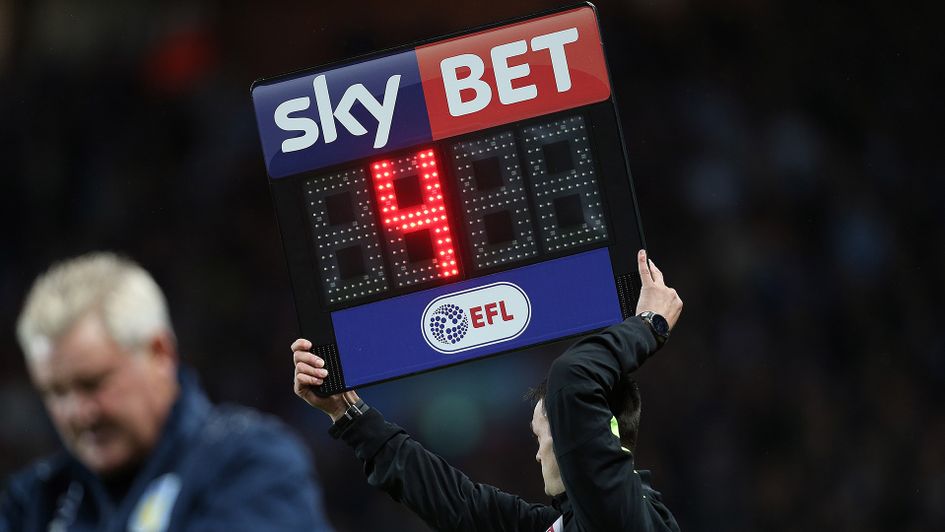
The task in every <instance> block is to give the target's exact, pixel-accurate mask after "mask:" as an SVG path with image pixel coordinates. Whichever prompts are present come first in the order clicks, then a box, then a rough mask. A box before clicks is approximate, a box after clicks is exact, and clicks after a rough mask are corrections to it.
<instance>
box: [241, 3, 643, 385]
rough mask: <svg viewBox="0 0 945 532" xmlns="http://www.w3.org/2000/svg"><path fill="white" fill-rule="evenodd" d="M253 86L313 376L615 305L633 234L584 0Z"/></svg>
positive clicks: (554, 334)
mask: <svg viewBox="0 0 945 532" xmlns="http://www.w3.org/2000/svg"><path fill="white" fill-rule="evenodd" d="M252 97H253V104H254V106H255V111H256V119H257V123H258V126H259V134H260V138H261V141H262V147H263V153H264V155H265V160H266V168H267V170H268V173H269V178H270V189H271V191H272V195H273V199H274V203H275V207H276V214H277V217H278V220H279V227H280V231H281V233H282V238H283V244H284V248H285V253H286V258H287V261H288V265H289V274H290V276H291V279H292V287H293V291H294V294H295V302H296V308H297V312H298V316H299V321H300V326H301V331H302V335H303V336H304V337H306V338H309V339H311V340H312V341H313V344H315V347H314V349H313V351H314V352H315V353H316V354H318V355H319V356H321V357H322V358H324V359H325V361H326V364H327V368H328V370H329V372H330V376H329V379H327V380H326V382H325V384H324V385H322V387H321V389H320V390H319V392H320V393H322V394H330V393H336V392H339V391H342V390H347V389H351V388H354V387H358V386H363V385H366V384H372V383H376V382H380V381H383V380H388V379H392V378H396V377H401V376H404V375H409V374H413V373H418V372H421V371H427V370H431V369H434V368H439V367H443V366H447V365H452V364H455V363H458V362H462V361H467V360H472V359H478V358H482V357H485V356H489V355H493V354H496V353H500V352H505V351H510V350H514V349H519V348H524V347H527V346H531V345H535V344H538V343H544V342H548V341H552V340H556V339H559V338H563V337H567V336H573V335H577V334H581V333H586V332H588V331H592V330H596V329H600V328H602V327H605V326H608V325H612V324H614V323H618V322H619V321H621V320H622V319H624V318H626V317H627V316H629V315H631V314H632V313H633V311H634V307H635V304H636V298H637V295H638V293H639V291H638V290H639V276H638V275H636V273H635V268H636V261H635V259H634V258H635V252H636V250H638V249H640V248H641V247H643V236H642V231H641V230H640V226H639V217H638V214H637V208H636V200H635V198H634V195H633V187H632V183H631V180H630V173H629V168H628V164H627V158H626V153H625V150H624V144H623V139H622V134H621V131H620V126H619V121H618V117H617V112H616V106H615V104H614V101H613V94H612V91H611V86H610V80H609V77H608V75H607V65H606V63H605V60H604V53H603V47H602V43H601V37H600V31H599V29H598V24H597V17H596V13H595V11H594V8H593V6H591V5H590V4H582V5H580V6H577V7H571V8H566V9H562V10H557V11H553V12H548V13H543V14H540V15H535V16H532V17H529V18H525V19H519V20H514V21H510V22H505V23H501V24H497V25H493V26H489V27H486V28H481V29H478V30H472V31H469V32H465V33H462V34H458V35H452V36H448V37H444V38H440V39H436V40H433V41H427V42H425V43H419V44H415V45H411V46H409V47H405V48H401V49H397V50H391V51H386V52H380V53H377V54H372V55H369V56H364V57H360V58H357V59H354V60H351V61H347V62H343V63H338V64H332V65H329V66H325V67H320V68H315V69H312V70H307V71H301V72H296V73H292V74H287V75H283V76H279V77H275V78H271V79H265V80H260V81H257V82H256V83H254V84H253V87H252Z"/></svg>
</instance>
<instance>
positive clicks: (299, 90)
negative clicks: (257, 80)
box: [253, 50, 431, 178]
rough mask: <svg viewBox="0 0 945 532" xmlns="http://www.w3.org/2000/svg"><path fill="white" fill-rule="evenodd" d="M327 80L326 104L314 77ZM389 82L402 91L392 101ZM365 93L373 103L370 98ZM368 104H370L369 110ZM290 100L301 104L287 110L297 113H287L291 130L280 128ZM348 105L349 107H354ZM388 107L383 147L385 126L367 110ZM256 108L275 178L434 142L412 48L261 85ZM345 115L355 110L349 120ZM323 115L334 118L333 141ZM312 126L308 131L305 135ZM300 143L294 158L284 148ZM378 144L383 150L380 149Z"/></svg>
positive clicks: (255, 94)
mask: <svg viewBox="0 0 945 532" xmlns="http://www.w3.org/2000/svg"><path fill="white" fill-rule="evenodd" d="M322 76H324V83H325V84H326V86H327V95H328V98H327V99H325V98H319V97H317V96H316V91H315V88H314V87H315V84H316V79H317V78H320V77H322ZM395 76H399V78H394V77H395ZM389 83H392V86H394V87H396V93H393V92H391V93H390V100H389V101H388V100H387V99H386V98H385V91H386V90H387V89H388V86H389ZM358 85H361V86H363V88H359V87H358ZM363 89H367V92H369V93H370V94H371V96H372V97H373V99H368V98H365V97H364V90H363ZM366 99H367V100H368V103H369V105H368V106H366V105H365V104H364V100H366ZM290 100H294V101H295V103H294V104H291V105H289V106H288V107H286V109H292V110H291V112H286V115H285V116H287V117H288V118H289V121H290V122H291V125H290V126H289V127H288V130H286V129H283V128H282V127H280V126H279V125H278V124H277V120H276V118H275V117H276V114H277V109H278V108H279V106H280V105H282V104H284V103H286V102H289V101H290ZM346 100H347V101H348V102H350V103H351V105H350V107H349V106H347V104H346V103H345V102H346ZM387 103H389V104H390V105H389V107H390V108H392V109H393V117H392V119H391V120H390V122H391V124H390V131H389V133H388V136H387V140H386V142H383V141H381V140H380V139H379V138H378V135H377V133H378V128H379V120H378V119H377V118H376V117H375V115H374V114H373V113H372V112H371V111H370V110H369V107H371V106H373V105H380V104H387ZM253 106H254V107H255V108H256V124H257V126H258V127H259V137H260V139H261V140H262V147H263V155H264V156H265V158H266V169H267V170H268V171H269V175H270V176H272V177H274V178H277V177H285V176H289V175H293V174H297V173H299V172H304V171H308V170H315V169H318V168H323V167H326V166H331V165H335V164H339V163H343V162H347V161H352V160H355V159H362V158H365V157H371V156H374V155H380V154H383V153H387V152H390V151H393V150H397V149H400V148H406V147H409V146H415V145H417V144H420V143H423V142H427V141H429V140H430V138H431V137H430V123H429V120H428V119H427V108H426V102H425V100H424V98H423V86H422V85H421V83H420V71H419V69H418V67H417V56H416V54H415V53H414V52H413V50H410V51H407V52H401V53H399V54H394V55H390V56H386V57H380V58H377V59H372V60H370V61H365V62H363V63H356V64H353V65H348V66H343V67H340V68H336V69H334V70H327V71H322V72H316V73H314V74H313V73H308V74H304V75H301V76H299V77H295V78H290V79H282V80H277V81H273V82H268V83H264V84H260V85H256V86H254V87H253ZM339 108H341V109H339ZM319 109H321V110H322V111H323V113H320V112H319ZM345 109H350V117H349V116H348V113H346V112H345ZM323 115H324V116H330V117H331V118H329V119H330V120H332V122H333V126H334V130H335V131H336V134H337V137H336V138H333V139H331V141H330V142H327V143H326V140H327V139H326V128H325V124H323V123H322V120H321V119H322V116H323ZM351 117H353V118H354V122H352V120H351ZM346 123H347V124H348V125H351V126H352V127H353V128H354V131H351V129H349V127H348V125H346ZM355 123H356V124H360V128H363V129H359V127H358V125H355ZM331 126H332V124H329V127H331ZM306 128H308V130H309V133H305V131H306ZM358 133H360V134H358ZM300 137H301V138H305V139H309V140H308V141H306V142H304V143H303V145H304V146H305V147H299V148H297V149H293V150H290V151H289V152H285V151H284V150H283V142H284V141H286V140H289V139H293V138H300ZM376 142H381V143H382V144H383V145H381V146H379V147H377V148H375V147H374V145H375V143H376Z"/></svg>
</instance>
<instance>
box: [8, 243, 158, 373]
mask: <svg viewBox="0 0 945 532" xmlns="http://www.w3.org/2000/svg"><path fill="white" fill-rule="evenodd" d="M89 313H97V314H98V315H99V317H101V319H102V322H103V323H104V325H105V328H106V330H107V331H108V333H109V334H110V335H111V337H112V339H114V340H115V341H116V342H117V343H118V344H119V345H121V346H122V347H125V348H127V349H133V348H136V347H138V346H139V345H141V344H142V343H143V342H145V341H147V340H148V339H149V338H151V337H152V336H153V335H154V334H156V333H158V332H160V331H162V330H163V331H167V332H169V333H171V335H173V329H172V327H171V321H170V317H169V315H168V312H167V302H166V300H165V298H164V293H163V292H161V288H160V287H159V286H158V285H157V283H156V282H155V281H154V279H153V278H152V277H151V275H150V274H149V273H148V272H147V271H146V270H145V269H144V268H142V267H141V266H139V265H138V264H137V263H135V262H134V261H132V260H130V259H127V258H124V257H120V256H118V255H116V254H114V253H109V252H95V253H89V254H86V255H81V256H79V257H75V258H72V259H68V260H65V261H63V262H60V263H58V264H55V265H53V266H52V267H51V268H49V270H48V271H46V273H44V274H42V275H40V276H39V277H38V278H37V279H36V281H35V282H34V283H33V287H32V288H31V289H30V292H29V294H28V295H27V297H26V301H25V302H24V304H23V310H22V311H21V313H20V317H19V319H18V320H17V325H16V332H17V338H18V340H19V342H20V347H21V348H22V349H23V352H24V354H25V355H26V357H27V359H28V360H32V359H34V358H35V357H37V356H42V355H43V354H45V353H48V352H49V349H50V348H51V346H52V344H53V343H54V342H55V341H56V340H57V339H58V338H59V337H60V336H62V335H63V334H65V333H66V332H68V330H69V329H70V328H71V326H72V325H74V324H75V323H76V322H77V321H78V320H79V319H80V318H82V317H84V316H86V315H88V314H89Z"/></svg>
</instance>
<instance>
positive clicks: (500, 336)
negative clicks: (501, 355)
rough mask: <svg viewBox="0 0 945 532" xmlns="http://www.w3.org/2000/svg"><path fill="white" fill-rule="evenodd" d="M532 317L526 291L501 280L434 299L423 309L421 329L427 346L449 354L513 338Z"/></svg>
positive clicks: (520, 332) (523, 329) (522, 330)
mask: <svg viewBox="0 0 945 532" xmlns="http://www.w3.org/2000/svg"><path fill="white" fill-rule="evenodd" d="M531 319H532V304H531V301H529V299H528V295H526V294H525V291H524V290H522V289H521V288H520V287H518V286H517V285H514V284H512V283H506V282H501V283H493V284H488V285H485V286H480V287H477V288H472V289H469V290H463V291H462V292H453V293H452V294H446V295H443V296H440V297H438V298H436V299H434V300H433V301H431V302H430V304H429V305H427V308H426V309H424V311H423V317H422V318H420V330H421V331H422V332H423V338H424V340H426V341H427V344H428V345H429V346H430V347H432V348H433V349H435V350H437V351H439V352H440V353H446V354H451V353H459V352H461V351H468V350H470V349H475V348H477V347H484V346H487V345H492V344H497V343H499V342H506V341H509V340H511V339H513V338H516V337H518V336H519V335H520V334H522V333H523V332H525V328H526V327H528V324H529V322H531Z"/></svg>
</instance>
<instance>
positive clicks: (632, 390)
mask: <svg viewBox="0 0 945 532" xmlns="http://www.w3.org/2000/svg"><path fill="white" fill-rule="evenodd" d="M547 393H548V380H547V379H545V380H543V381H541V382H540V383H538V385H537V386H535V387H534V388H531V389H529V390H528V391H527V392H526V393H525V400H527V401H531V402H532V404H538V401H541V400H542V399H544V398H545V395H546V394H547ZM613 397H614V401H615V404H612V405H610V410H611V412H615V413H616V414H615V417H616V418H617V428H618V429H619V430H620V445H622V446H624V447H626V448H627V449H630V452H633V451H634V449H635V448H636V445H637V435H638V434H639V432H640V411H641V404H640V386H639V385H637V381H634V380H629V379H627V380H621V381H620V384H618V385H617V388H616V390H614V394H613ZM542 407H544V404H543V405H542Z"/></svg>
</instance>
